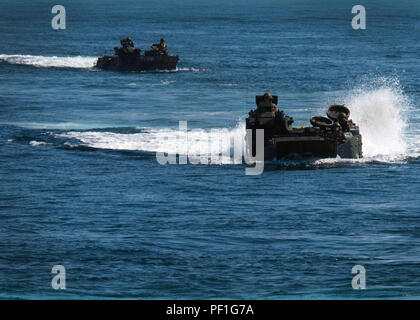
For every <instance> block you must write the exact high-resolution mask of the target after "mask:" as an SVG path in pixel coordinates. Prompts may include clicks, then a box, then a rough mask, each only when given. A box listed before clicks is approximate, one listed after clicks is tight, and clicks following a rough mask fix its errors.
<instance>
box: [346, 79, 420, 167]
mask: <svg viewBox="0 0 420 320" xmlns="http://www.w3.org/2000/svg"><path fill="white" fill-rule="evenodd" d="M345 103H346V105H347V106H348V107H349V109H350V111H351V118H352V119H353V120H354V122H355V123H357V124H358V125H359V127H360V132H361V134H362V137H363V154H364V156H365V157H366V158H367V159H374V160H378V161H382V160H383V161H392V160H398V159H404V158H406V157H409V156H416V154H417V155H418V147H419V145H418V134H416V131H415V130H416V129H415V128H414V127H413V126H414V125H413V126H411V127H410V126H409V121H410V116H413V114H412V113H413V112H414V111H415V110H414V109H413V106H412V104H411V102H410V99H409V98H408V97H407V96H406V95H405V94H404V92H403V90H402V89H401V88H400V85H399V83H398V80H397V79H384V78H378V79H375V80H374V81H373V82H372V83H366V84H364V85H362V86H360V87H359V88H357V89H355V90H353V91H352V92H350V93H349V94H348V95H347V97H346V98H345Z"/></svg>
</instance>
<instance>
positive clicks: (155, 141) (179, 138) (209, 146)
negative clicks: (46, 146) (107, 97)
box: [57, 122, 245, 164]
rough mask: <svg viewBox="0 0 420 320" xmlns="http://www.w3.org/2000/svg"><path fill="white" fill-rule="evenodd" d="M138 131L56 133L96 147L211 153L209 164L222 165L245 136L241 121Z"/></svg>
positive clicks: (171, 152)
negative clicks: (210, 126) (229, 124)
mask: <svg viewBox="0 0 420 320" xmlns="http://www.w3.org/2000/svg"><path fill="white" fill-rule="evenodd" d="M142 130H143V131H142V132H140V133H131V134H124V133H114V132H101V131H84V132H80V131H69V132H66V133H62V134H58V135H57V136H59V137H65V138H70V139H77V140H79V141H80V142H81V143H82V144H83V145H86V146H89V147H93V148H98V149H110V150H136V151H148V152H164V153H168V154H180V155H188V156H189V157H190V158H191V157H197V155H199V156H201V157H205V158H208V159H210V158H211V157H212V156H213V157H214V158H213V160H212V161H211V162H212V163H224V164H225V163H231V162H232V161H233V148H234V147H240V148H242V147H243V145H242V144H243V142H244V137H245V124H244V123H243V122H240V123H239V124H238V126H237V127H236V128H234V129H225V128H218V129H211V130H204V129H192V130H188V131H187V134H185V131H183V130H178V129H172V128H162V129H153V128H143V129H142ZM187 146H188V147H187ZM231 155H232V156H231ZM216 157H218V159H216Z"/></svg>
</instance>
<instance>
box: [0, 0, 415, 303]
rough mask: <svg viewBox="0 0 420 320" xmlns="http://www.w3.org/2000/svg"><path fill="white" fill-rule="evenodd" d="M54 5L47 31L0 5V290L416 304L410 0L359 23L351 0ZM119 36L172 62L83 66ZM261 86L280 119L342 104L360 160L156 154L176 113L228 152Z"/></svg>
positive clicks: (30, 14) (195, 140)
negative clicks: (142, 67) (162, 157)
mask: <svg viewBox="0 0 420 320" xmlns="http://www.w3.org/2000/svg"><path fill="white" fill-rule="evenodd" d="M61 4H63V5H64V6H65V7H66V10H67V29H66V30H58V31H57V30H53V29H51V25H50V21H51V18H52V16H53V15H52V14H51V4H50V3H49V2H48V1H31V2H29V1H20V2H18V3H16V2H15V1H13V2H12V1H3V2H2V3H1V4H0V33H1V34H2V41H1V42H0V175H1V182H0V298H3V299H4V298H6V299H9V298H59V299H61V298H104V297H106V298H109V297H112V298H159V299H160V298H174V299H175V298H196V299H205V298H251V299H252V298H256V299H264V298H267V299H284V298H311V299H312V298H331V299H335V298H383V297H393V298H413V297H415V298H418V297H419V292H420V287H419V283H418V278H419V267H420V249H419V236H420V231H419V230H420V229H419V227H420V221H419V209H418V208H419V206H420V201H419V191H418V189H419V188H418V185H419V163H420V157H419V134H420V126H419V105H420V102H419V97H420V91H419V86H418V76H419V71H420V69H419V57H420V54H419V52H420V50H419V41H418V36H417V32H416V30H418V21H419V15H420V13H419V7H418V4H417V3H416V1H398V3H394V2H390V1H389V2H387V1H385V2H383V1H381V2H380V1H370V2H369V4H366V11H367V29H366V30H363V31H360V30H359V31H357V30H353V29H352V28H351V18H352V14H351V8H352V6H353V5H354V4H353V3H352V2H351V1H342V2H340V3H339V4H337V3H335V2H333V1H324V2H320V3H319V4H314V3H310V2H309V1H297V2H296V1H293V2H292V1H281V2H274V1H266V0H264V1H258V2H257V1H255V2H253V1H247V2H243V1H241V2H238V1H235V2H230V3H222V2H220V3H217V2H214V1H212V2H210V1H199V2H197V1H190V2H185V1H183V2H182V3H170V2H166V1H164V2H160V3H159V4H156V3H153V2H142V1H141V2H136V1H128V0H123V1H122V2H119V3H118V4H116V3H112V2H110V1H99V0H95V1H90V2H82V1H71V2H69V1H64V2H62V3H61ZM126 36H131V38H132V39H133V40H134V42H135V44H136V45H138V46H140V47H141V48H142V49H145V48H146V46H147V45H149V44H150V43H152V42H156V41H157V40H158V39H159V38H160V37H165V39H166V42H167V44H168V46H169V51H170V52H171V53H174V54H177V55H179V56H180V63H179V65H178V70H177V71H175V72H142V73H130V72H128V73H118V72H106V71H99V70H96V69H95V68H93V65H94V63H95V60H96V57H98V56H101V55H103V54H110V53H112V48H113V47H114V46H116V45H118V41H119V39H121V38H123V37H126ZM265 91H270V92H272V93H273V94H278V95H279V107H280V108H281V109H284V110H285V112H286V113H288V114H289V115H290V116H293V118H294V119H295V125H296V126H302V125H309V121H308V120H309V118H310V116H312V115H315V114H324V112H325V108H326V106H328V105H329V104H332V103H345V104H346V105H348V106H349V108H350V110H351V117H352V118H353V120H354V121H355V122H357V123H358V124H359V125H360V129H361V133H362V135H363V152H364V156H365V157H364V158H363V159H358V160H343V159H322V160H320V159H310V160H305V161H297V160H296V161H292V160H289V161H273V162H267V163H265V165H264V172H263V174H262V175H259V176H247V175H245V167H246V166H245V165H244V164H234V163H232V161H230V162H229V161H223V159H224V158H222V160H221V161H214V162H211V161H210V164H208V165H204V164H192V163H189V164H185V165H164V166H163V165H161V164H159V163H158V161H157V159H156V152H165V153H174V152H177V151H179V150H181V149H182V148H185V141H184V140H180V139H178V136H180V135H182V133H183V131H182V130H180V128H179V121H187V126H188V139H189V148H190V151H196V150H200V151H201V152H202V154H209V153H210V152H211V150H212V146H214V145H215V144H218V146H219V147H220V149H219V150H220V151H221V152H224V153H225V154H228V155H229V154H230V155H232V154H233V145H232V142H233V141H242V139H243V136H244V119H245V117H246V115H247V112H248V111H249V110H250V109H251V108H253V107H254V99H255V98H254V97H255V95H256V94H262V93H263V92H265ZM55 264H62V265H64V266H65V268H66V274H67V282H66V284H67V289H66V290H65V291H64V290H63V291H55V290H53V289H52V288H51V279H52V276H53V275H52V274H51V268H52V266H53V265H55ZM356 264H360V265H363V266H364V267H365V269H366V277H367V278H366V285H367V289H366V290H357V291H356V290H353V289H352V286H351V280H352V277H353V276H354V275H353V274H352V273H351V269H352V267H353V266H354V265H356Z"/></svg>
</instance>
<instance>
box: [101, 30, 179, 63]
mask: <svg viewBox="0 0 420 320" xmlns="http://www.w3.org/2000/svg"><path fill="white" fill-rule="evenodd" d="M120 43H121V48H119V47H114V55H112V56H108V55H105V56H103V57H101V58H98V60H97V62H96V67H98V68H101V69H105V70H117V71H145V70H176V64H177V63H178V60H179V57H178V56H174V55H171V54H169V53H168V48H167V46H166V43H165V40H164V39H160V43H158V44H152V45H151V49H150V50H146V51H145V52H144V54H141V49H140V48H135V47H134V43H133V41H132V40H131V39H130V38H126V39H122V40H120Z"/></svg>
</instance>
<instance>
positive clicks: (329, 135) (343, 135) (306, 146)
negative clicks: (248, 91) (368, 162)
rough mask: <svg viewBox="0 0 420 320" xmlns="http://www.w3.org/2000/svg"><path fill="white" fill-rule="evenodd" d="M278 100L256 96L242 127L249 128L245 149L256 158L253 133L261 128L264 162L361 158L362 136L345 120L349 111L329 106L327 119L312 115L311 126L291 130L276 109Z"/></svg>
mask: <svg viewBox="0 0 420 320" xmlns="http://www.w3.org/2000/svg"><path fill="white" fill-rule="evenodd" d="M277 102H278V97H277V96H274V95H271V94H269V93H265V94H264V95H261V96H256V104H257V109H255V110H251V111H250V112H249V117H248V118H247V119H246V128H247V129H252V142H251V141H250V143H249V144H248V150H249V151H250V152H252V155H253V156H255V155H256V150H257V149H256V141H257V139H256V130H257V129H264V159H265V160H273V159H275V158H277V159H283V158H296V157H313V158H335V157H337V156H339V157H341V158H353V159H355V158H361V157H362V136H361V135H360V132H359V127H358V126H356V125H355V124H354V123H353V121H352V120H349V116H350V110H349V109H348V108H347V107H345V106H344V105H332V106H329V107H328V109H327V116H328V118H327V117H323V116H313V117H311V119H310V123H311V124H312V126H311V127H300V128H293V127H292V123H293V118H291V117H288V116H287V115H285V113H284V112H283V111H281V110H278V108H277Z"/></svg>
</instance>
